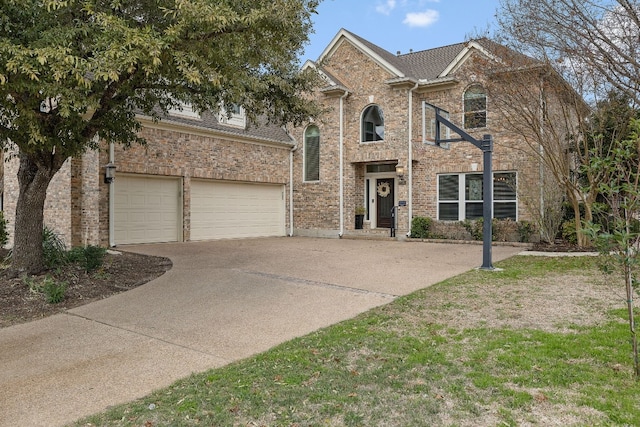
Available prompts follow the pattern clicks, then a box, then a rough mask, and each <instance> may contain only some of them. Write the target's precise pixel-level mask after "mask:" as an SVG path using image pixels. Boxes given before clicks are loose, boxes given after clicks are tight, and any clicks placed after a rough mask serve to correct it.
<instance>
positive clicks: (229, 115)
mask: <svg viewBox="0 0 640 427" xmlns="http://www.w3.org/2000/svg"><path fill="white" fill-rule="evenodd" d="M218 121H219V122H220V123H222V124H225V125H230V126H237V127H240V128H245V127H246V125H247V116H246V114H245V112H244V107H242V106H241V105H238V104H233V105H232V106H231V108H230V109H229V110H226V109H225V108H221V109H220V114H219V116H218Z"/></svg>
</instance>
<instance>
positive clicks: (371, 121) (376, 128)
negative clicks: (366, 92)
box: [361, 105, 384, 142]
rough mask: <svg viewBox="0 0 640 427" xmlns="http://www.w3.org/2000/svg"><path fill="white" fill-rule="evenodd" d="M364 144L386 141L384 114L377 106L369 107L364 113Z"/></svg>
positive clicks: (362, 138)
mask: <svg viewBox="0 0 640 427" xmlns="http://www.w3.org/2000/svg"><path fill="white" fill-rule="evenodd" d="M361 140H362V142H372V141H382V140H384V114H383V113H382V109H381V108H380V107H378V106H377V105H370V106H368V107H367V108H366V109H365V110H364V112H363V113H362V136H361Z"/></svg>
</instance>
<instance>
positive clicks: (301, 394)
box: [77, 257, 640, 426]
mask: <svg viewBox="0 0 640 427" xmlns="http://www.w3.org/2000/svg"><path fill="white" fill-rule="evenodd" d="M498 266H499V267H500V268H503V269H504V271H502V272H493V273H488V272H482V271H471V272H468V273H465V274H463V275H460V276H458V277H456V278H453V279H451V280H448V281H445V282H442V283H440V284H438V285H436V286H433V287H430V288H427V289H424V290H421V291H419V292H416V293H414V294H412V295H409V296H407V297H403V298H400V299H398V300H396V301H394V302H393V303H391V304H389V305H386V306H383V307H380V308H377V309H374V310H371V311H370V312H367V313H365V314H363V315H361V316H358V317H357V318H355V319H352V320H349V321H346V322H342V323H340V324H337V325H335V326H332V327H329V328H326V329H323V330H321V331H318V332H315V333H312V334H310V335H307V336H305V337H302V338H298V339H295V340H292V341H289V342H286V343H284V344H282V345H280V346H278V347H276V348H274V349H272V350H270V351H268V352H265V353H262V354H260V355H257V356H255V357H252V358H249V359H246V360H244V361H241V362H239V363H234V364H232V365H229V366H226V367H224V368H220V369H215V370H211V371H208V372H205V373H202V374H197V375H193V376H191V377H189V378H187V379H184V380H181V381H178V382H176V383H175V384H174V385H173V386H171V387H169V388H167V389H164V390H159V391H157V392H155V393H153V394H152V395H150V396H148V397H146V398H144V399H141V400H139V401H137V402H133V403H130V404H127V405H123V406H119V407H116V408H114V409H112V410H110V411H109V412H106V413H104V414H99V415H96V416H94V417H90V418H88V419H86V420H83V421H81V422H79V423H78V424H77V425H104V426H375V425H387V426H438V425H451V426H455V425H474V426H476V425H477V426H481V425H489V426H494V425H495V426H498V425H512V426H516V425H522V424H538V425H547V424H551V423H552V422H555V423H556V425H580V426H583V425H589V426H624V425H629V426H633V425H640V398H639V396H640V383H639V382H638V381H636V380H635V379H634V378H633V375H632V366H631V364H632V360H631V356H630V350H631V349H630V345H629V332H628V325H627V324H626V323H625V321H624V319H625V314H624V310H623V307H621V309H620V310H612V311H609V312H608V313H607V317H606V321H605V322H601V323H600V324H598V325H587V326H580V325H573V326H572V327H571V330H570V332H567V331H566V330H565V331H558V332H550V331H544V330H539V329H535V328H508V327H503V328H496V327H492V326H491V325H488V324H483V325H478V326H477V327H471V328H469V327H467V328H458V327H456V325H455V322H453V324H452V323H451V322H444V321H443V322H438V321H433V319H429V318H426V317H425V315H424V313H425V311H424V310H425V309H433V307H432V306H431V304H432V302H433V301H438V300H441V299H443V298H444V299H446V298H447V297H448V298H450V299H451V300H453V302H451V303H445V304H441V305H439V306H438V307H437V310H440V311H441V314H443V315H445V314H447V311H448V310H460V308H461V307H460V306H461V305H464V304H462V303H461V302H464V301H465V298H471V297H468V296H467V295H474V292H475V294H476V295H479V294H481V293H482V287H483V286H488V285H489V284H490V285H491V286H494V287H496V286H497V287H498V288H499V287H501V286H504V287H506V286H511V287H514V286H515V287H516V289H518V285H519V284H520V283H521V282H526V283H528V284H523V285H522V289H521V292H522V293H524V294H526V292H528V291H529V290H530V281H531V278H536V277H539V278H545V277H557V275H561V274H571V273H579V274H581V275H583V276H584V275H586V276H584V277H591V276H592V277H597V275H598V272H597V259H594V258H587V257H585V258H530V257H515V258H512V259H510V260H507V261H505V262H502V263H499V265H498ZM551 282H553V281H551ZM540 286H543V285H540ZM536 287H537V286H536ZM531 292H534V291H533V290H531ZM456 295H458V296H457V297H456ZM496 304H500V303H496ZM463 308H464V307H463ZM444 317H446V316H444ZM545 417H546V418H545Z"/></svg>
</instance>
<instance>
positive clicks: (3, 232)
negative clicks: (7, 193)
mask: <svg viewBox="0 0 640 427" xmlns="http://www.w3.org/2000/svg"><path fill="white" fill-rule="evenodd" d="M8 242H9V233H8V232H7V220H6V219H5V218H4V212H3V211H0V246H4V245H6V244H7V243H8Z"/></svg>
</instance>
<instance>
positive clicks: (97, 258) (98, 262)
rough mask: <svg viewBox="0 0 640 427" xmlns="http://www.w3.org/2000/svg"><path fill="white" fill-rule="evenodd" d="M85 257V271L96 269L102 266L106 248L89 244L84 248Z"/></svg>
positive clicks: (83, 264)
mask: <svg viewBox="0 0 640 427" xmlns="http://www.w3.org/2000/svg"><path fill="white" fill-rule="evenodd" d="M83 252H84V258H83V260H82V263H81V265H82V267H83V268H84V269H85V271H87V272H89V271H94V270H97V269H98V268H100V267H101V266H102V261H103V260H104V256H105V254H106V253H107V249H106V248H101V247H100V246H91V245H90V246H87V247H85V248H84V251H83Z"/></svg>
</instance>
